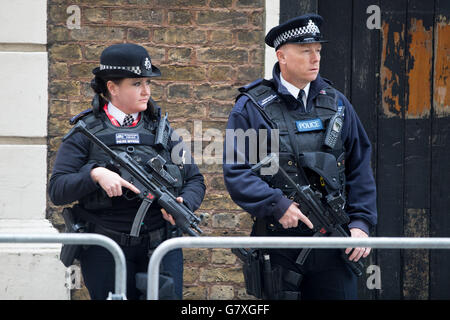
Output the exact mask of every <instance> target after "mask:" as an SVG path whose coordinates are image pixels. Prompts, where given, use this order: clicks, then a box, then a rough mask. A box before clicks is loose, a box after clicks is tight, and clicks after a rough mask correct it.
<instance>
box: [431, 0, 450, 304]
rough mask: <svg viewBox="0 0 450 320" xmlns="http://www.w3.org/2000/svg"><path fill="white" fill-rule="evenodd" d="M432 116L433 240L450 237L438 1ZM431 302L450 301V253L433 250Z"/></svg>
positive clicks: (447, 52)
mask: <svg viewBox="0 0 450 320" xmlns="http://www.w3.org/2000/svg"><path fill="white" fill-rule="evenodd" d="M434 36H435V38H434V66H433V71H434V76H433V89H434V90H433V112H432V137H431V141H432V163H431V167H432V173H431V192H430V194H431V236H433V237H448V236H450V214H449V210H450V209H449V208H450V183H449V181H450V170H449V162H450V90H449V88H450V2H449V1H447V0H437V1H436V11H435V33H434ZM430 255H431V259H430V280H431V281H430V299H449V298H450V268H449V266H450V251H449V250H432V251H431V253H430Z"/></svg>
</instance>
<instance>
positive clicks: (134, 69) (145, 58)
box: [92, 43, 161, 78]
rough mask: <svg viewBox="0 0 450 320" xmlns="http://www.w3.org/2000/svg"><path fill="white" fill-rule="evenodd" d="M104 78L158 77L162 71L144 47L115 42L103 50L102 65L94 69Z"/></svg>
mask: <svg viewBox="0 0 450 320" xmlns="http://www.w3.org/2000/svg"><path fill="white" fill-rule="evenodd" d="M92 73H93V74H95V75H96V76H98V77H100V78H103V77H108V78H143V77H157V76H160V75H161V71H159V69H158V68H157V67H155V66H154V65H152V61H151V59H150V55H149V54H148V52H147V50H145V48H144V47H142V46H140V45H137V44H133V43H120V44H114V45H112V46H110V47H108V48H106V49H105V50H103V52H102V54H101V56H100V67H96V68H94V69H93V70H92Z"/></svg>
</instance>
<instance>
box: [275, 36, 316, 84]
mask: <svg viewBox="0 0 450 320" xmlns="http://www.w3.org/2000/svg"><path fill="white" fill-rule="evenodd" d="M321 49H322V45H321V44H320V43H307V44H299V43H286V44H284V45H282V46H281V47H280V48H279V49H278V50H277V52H276V53H277V58H278V62H279V64H280V70H281V73H282V75H283V78H284V79H285V80H286V81H288V82H290V83H292V84H293V85H295V86H296V87H298V88H300V89H303V88H304V87H305V86H306V85H307V84H308V83H309V82H311V81H314V80H315V79H316V78H317V75H318V74H319V66H320V50H321Z"/></svg>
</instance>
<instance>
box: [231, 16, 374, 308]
mask: <svg viewBox="0 0 450 320" xmlns="http://www.w3.org/2000/svg"><path fill="white" fill-rule="evenodd" d="M321 23H322V18H321V17H320V16H318V15H315V14H307V15H303V16H300V17H297V18H294V19H292V20H289V21H287V22H286V23H284V24H282V25H280V26H278V27H275V28H273V29H272V30H271V31H270V32H269V33H268V34H267V36H266V43H267V44H268V45H269V46H271V47H275V48H276V49H278V48H279V47H280V46H281V45H283V44H285V43H288V42H292V43H314V42H325V40H323V39H322V37H321V34H320V31H319V27H320V26H321ZM240 92H241V94H240V95H239V96H238V98H237V101H236V104H235V106H234V108H233V110H232V111H231V114H230V117H229V120H228V124H227V129H232V130H236V129H242V130H243V131H244V132H245V131H247V130H248V129H251V128H253V129H266V130H267V131H268V133H267V137H268V142H267V146H268V150H267V154H268V153H270V152H275V151H276V150H270V147H271V145H273V143H272V141H270V139H271V133H270V131H271V130H272V129H274V128H276V129H279V141H278V146H279V154H278V157H279V165H280V167H281V168H283V169H284V170H285V171H286V172H287V173H288V175H289V176H290V177H291V178H292V179H293V180H294V181H295V182H296V183H298V184H300V185H305V184H310V185H311V186H312V188H313V189H315V190H317V191H320V192H321V193H322V194H323V195H324V196H326V195H328V194H332V195H337V196H342V197H343V198H344V199H345V200H346V203H347V204H346V207H345V211H346V213H347V214H348V216H349V218H350V223H349V226H348V227H350V228H359V229H361V230H363V231H365V232H366V233H367V234H369V232H370V229H371V228H372V227H373V226H374V225H375V224H376V219H377V212H376V189H375V183H374V179H373V175H372V172H371V168H370V153H371V148H370V142H369V140H368V138H367V135H366V133H365V131H364V128H363V127H362V125H361V123H360V121H359V119H358V117H357V115H356V113H355V110H354V109H353V107H352V105H351V104H350V103H349V101H348V100H347V99H346V98H345V96H344V95H343V94H342V93H340V92H339V91H338V90H336V89H335V88H333V87H332V85H331V83H330V82H329V81H327V80H325V79H323V78H322V77H321V76H320V75H318V77H317V78H316V80H314V81H312V82H311V84H310V89H309V94H308V97H307V105H306V110H305V109H304V108H303V107H302V104H301V103H300V102H299V101H298V100H297V99H296V98H294V97H293V96H292V95H291V94H290V93H289V91H288V90H287V89H286V88H285V87H284V86H283V85H282V83H281V80H280V68H279V64H278V63H277V64H275V66H274V69H273V79H271V80H270V81H267V80H263V79H259V80H257V81H255V82H253V83H251V84H249V85H247V86H245V87H242V88H240ZM337 113H339V114H341V115H342V117H343V126H342V131H341V134H340V136H339V138H338V139H337V141H336V144H335V146H334V147H333V148H329V147H327V146H324V143H323V142H324V135H325V130H326V129H327V125H328V123H329V122H330V119H331V118H332V117H333V116H335V115H336V114H337ZM288 122H289V123H290V124H291V126H288ZM289 127H290V128H289ZM294 130H295V132H292V131H294ZM289 131H291V133H292V134H291V133H289ZM292 142H294V144H295V146H293V145H292ZM224 149H225V150H226V151H225V152H224V165H223V171H224V180H225V184H226V187H227V189H228V191H229V193H230V195H231V197H232V199H233V200H234V201H235V202H236V203H237V204H238V205H239V206H241V207H242V208H243V209H244V210H246V211H247V212H249V213H250V214H251V215H252V216H253V218H254V220H255V221H256V222H255V224H254V226H253V230H252V235H253V236H311V235H312V233H311V231H310V230H309V229H308V228H307V227H306V226H305V225H304V224H303V223H302V222H301V221H299V226H298V227H297V228H290V229H283V227H282V226H281V224H279V222H278V220H279V219H280V218H281V217H282V216H283V215H284V213H285V212H286V210H287V209H288V208H289V206H290V205H291V204H292V202H293V198H292V195H293V188H292V186H290V185H289V184H287V183H286V181H285V178H284V177H283V176H282V175H281V174H280V173H278V174H275V175H274V176H273V177H262V176H258V175H256V174H254V173H250V170H249V169H250V166H251V165H252V164H251V163H249V159H250V158H249V149H248V148H247V149H242V148H241V147H239V146H237V145H235V144H234V142H233V141H231V140H227V141H225V147H224ZM228 150H232V151H233V153H234V155H235V156H237V155H238V154H239V153H242V150H245V151H244V153H245V163H243V164H242V163H241V164H239V163H236V162H234V163H227V159H226V154H227V152H228ZM296 152H297V153H298V156H297V155H296V154H295V153H296ZM260 160H261V159H259V161H260ZM298 163H300V164H301V169H300V170H299V167H298V166H297V164H298ZM302 172H303V174H302ZM305 180H306V181H305ZM347 231H348V230H347ZM267 252H268V253H270V259H271V262H272V264H273V266H280V268H278V270H281V273H282V277H283V281H281V284H276V286H275V287H278V292H275V295H273V296H271V297H269V298H272V299H273V298H277V299H298V298H302V299H354V298H356V277H355V276H354V275H353V273H352V272H350V270H349V269H348V267H347V266H346V265H345V264H344V263H343V261H342V259H341V257H340V251H339V250H334V249H329V250H328V249H321V250H312V251H311V253H310V255H309V257H308V258H307V260H306V262H305V263H304V264H303V265H299V264H297V263H296V259H297V257H298V255H299V253H300V252H299V250H288V249H285V250H284V249H282V250H267Z"/></svg>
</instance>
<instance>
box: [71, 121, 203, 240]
mask: <svg viewBox="0 0 450 320" xmlns="http://www.w3.org/2000/svg"><path fill="white" fill-rule="evenodd" d="M76 132H81V133H82V134H83V135H85V136H86V137H87V138H88V139H89V140H90V141H92V142H93V143H94V144H95V145H97V146H98V147H99V148H100V149H102V150H103V151H104V152H106V154H107V155H108V156H109V157H110V158H111V160H110V162H111V164H112V165H113V166H114V167H115V168H117V169H118V170H119V171H120V175H121V177H122V178H123V179H125V180H127V181H128V182H130V183H132V184H133V185H135V186H136V188H138V189H139V190H140V191H141V192H140V193H139V195H138V196H139V198H141V199H142V203H141V205H140V207H139V209H138V211H137V213H136V216H135V218H134V221H133V225H132V228H131V232H130V235H131V236H134V237H138V236H139V231H140V229H141V226H142V222H143V220H144V217H145V215H146V213H147V211H148V209H149V207H150V205H151V204H152V203H153V201H155V200H156V201H157V202H158V204H159V205H160V206H161V207H162V208H164V209H165V210H166V211H167V213H169V214H171V215H172V216H173V218H174V219H175V223H176V225H177V226H178V227H179V228H180V229H181V230H182V231H183V232H184V233H186V234H188V235H190V236H194V237H198V236H199V234H202V233H203V231H202V230H201V229H200V228H199V227H198V224H199V223H200V222H201V219H200V218H199V217H197V216H196V215H195V214H194V213H193V212H192V211H191V210H190V209H189V208H188V207H187V206H186V205H185V204H183V203H179V202H177V200H176V197H175V196H174V195H173V194H172V193H171V192H170V191H169V190H168V188H167V187H168V186H170V185H171V183H172V182H173V179H174V178H173V177H172V176H171V175H170V174H169V173H168V172H167V171H166V170H165V169H164V168H163V166H164V163H165V160H164V159H163V158H162V157H161V156H159V155H158V156H156V157H154V158H152V159H150V160H149V161H148V162H147V163H146V168H148V170H147V169H146V168H143V167H142V166H141V165H140V164H139V163H138V162H137V161H136V160H134V159H133V158H132V157H131V156H130V155H129V154H128V153H126V152H120V153H116V152H115V151H113V150H111V149H110V148H109V147H108V146H107V145H106V144H104V143H103V142H102V141H101V140H100V139H98V138H97V137H96V136H95V135H94V134H92V133H91V132H90V131H89V130H88V129H87V128H86V123H85V122H84V121H83V120H78V122H77V123H76V125H75V126H74V127H73V128H72V129H71V130H70V131H69V133H67V135H66V136H64V138H63V141H64V140H66V139H67V138H69V137H70V136H71V135H73V134H74V133H76Z"/></svg>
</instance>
